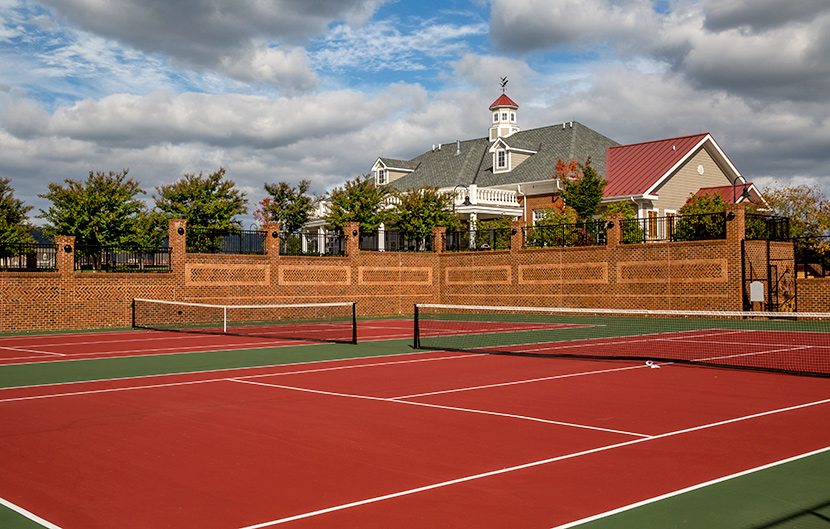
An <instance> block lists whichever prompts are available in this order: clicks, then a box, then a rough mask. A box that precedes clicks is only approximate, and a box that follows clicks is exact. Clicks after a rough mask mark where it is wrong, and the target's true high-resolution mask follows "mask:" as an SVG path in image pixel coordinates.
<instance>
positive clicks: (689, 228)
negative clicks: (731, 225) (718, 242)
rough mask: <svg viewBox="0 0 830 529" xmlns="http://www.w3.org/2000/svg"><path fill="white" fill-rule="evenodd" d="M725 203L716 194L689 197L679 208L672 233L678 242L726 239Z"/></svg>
mask: <svg viewBox="0 0 830 529" xmlns="http://www.w3.org/2000/svg"><path fill="white" fill-rule="evenodd" d="M725 212H726V202H725V201H724V200H723V197H722V196H720V195H719V194H718V193H714V194H712V195H710V194H709V193H704V194H703V195H689V198H688V199H687V200H686V203H685V204H684V205H683V207H681V208H680V211H679V213H680V218H679V219H678V220H677V222H676V224H675V227H674V230H675V231H674V233H675V240H678V241H700V240H705V239H723V238H725V237H726V216H725V215H724V213H725Z"/></svg>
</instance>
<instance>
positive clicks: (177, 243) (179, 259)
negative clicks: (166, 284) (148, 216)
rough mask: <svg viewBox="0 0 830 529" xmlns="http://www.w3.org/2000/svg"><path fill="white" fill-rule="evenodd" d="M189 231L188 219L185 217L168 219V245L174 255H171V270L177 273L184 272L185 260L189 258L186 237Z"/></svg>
mask: <svg viewBox="0 0 830 529" xmlns="http://www.w3.org/2000/svg"><path fill="white" fill-rule="evenodd" d="M186 232H187V221H186V220H184V219H170V220H168V221H167V237H168V240H169V243H168V245H169V246H170V250H171V252H172V255H171V256H170V270H171V271H172V272H176V273H184V262H185V259H186V258H187V249H186V246H185V237H186Z"/></svg>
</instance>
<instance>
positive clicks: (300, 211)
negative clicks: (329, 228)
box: [254, 180, 318, 233]
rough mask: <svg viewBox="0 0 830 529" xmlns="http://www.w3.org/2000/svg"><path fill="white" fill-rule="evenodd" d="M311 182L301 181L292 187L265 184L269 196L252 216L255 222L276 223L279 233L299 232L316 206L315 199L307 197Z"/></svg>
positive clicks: (280, 184) (279, 184) (288, 185)
mask: <svg viewBox="0 0 830 529" xmlns="http://www.w3.org/2000/svg"><path fill="white" fill-rule="evenodd" d="M310 187H311V182H310V181H308V180H301V181H300V183H299V185H297V186H296V187H292V186H291V185H290V184H288V183H286V182H280V183H278V184H265V191H266V192H267V193H268V194H269V195H270V196H269V197H267V198H265V199H263V201H262V202H260V209H259V210H258V212H257V213H260V212H261V213H260V216H257V214H256V213H255V214H254V216H255V217H257V220H260V218H261V219H262V220H268V221H276V222H279V224H280V231H282V232H284V233H292V232H296V231H299V230H300V229H301V228H302V227H303V226H305V225H306V223H308V219H309V218H310V217H311V213H312V211H314V206H315V205H316V204H317V201H318V199H317V198H316V197H312V196H309V195H308V194H307V193H308V190H309V188H310Z"/></svg>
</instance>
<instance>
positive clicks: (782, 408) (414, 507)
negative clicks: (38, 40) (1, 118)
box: [0, 315, 830, 529]
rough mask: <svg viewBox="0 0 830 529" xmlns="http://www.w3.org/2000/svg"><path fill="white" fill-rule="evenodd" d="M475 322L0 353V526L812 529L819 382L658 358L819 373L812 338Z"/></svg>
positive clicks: (167, 336) (48, 346)
mask: <svg viewBox="0 0 830 529" xmlns="http://www.w3.org/2000/svg"><path fill="white" fill-rule="evenodd" d="M477 319H478V321H479V322H481V321H489V322H491V324H489V325H486V327H487V328H488V329H489V332H478V333H477V332H472V331H470V330H469V328H468V327H464V328H463V330H458V332H457V333H456V332H455V331H453V330H452V329H453V328H454V326H455V325H456V324H455V323H453V321H457V320H456V319H455V318H445V319H441V321H440V323H439V324H437V325H434V326H430V325H431V324H427V323H425V321H426V320H422V321H421V325H422V326H425V327H424V328H423V329H422V331H423V334H422V337H423V339H424V340H425V341H427V342H428V341H429V340H434V341H433V342H430V343H428V344H425V345H429V346H430V347H433V346H436V348H435V350H421V349H414V348H413V347H412V331H413V322H412V321H411V320H401V319H394V320H392V319H390V320H360V321H359V322H358V325H357V329H358V330H357V332H358V343H357V344H356V345H355V344H343V343H321V342H319V341H317V342H315V341H308V342H304V341H297V340H280V339H271V340H270V345H269V339H268V338H256V339H254V338H251V337H246V336H216V335H206V336H203V335H200V334H195V333H181V332H174V331H127V332H124V333H114V332H108V333H89V334H66V335H51V336H16V337H15V336H9V337H0V351H3V355H5V356H4V358H5V360H4V361H5V363H6V364H7V365H2V366H0V375H1V376H0V381H2V384H0V385H2V386H4V387H3V389H0V458H2V463H3V464H2V466H3V473H2V476H1V477H0V502H2V504H3V506H4V507H5V510H4V511H2V512H1V513H0V526H3V527H21V528H29V527H49V528H60V529H80V528H83V529H96V528H113V527H118V528H124V529H130V528H148V527H152V528H158V529H166V528H183V527H200V528H207V529H213V528H216V529H253V528H260V527H295V528H304V527H309V528H311V527H314V528H319V527H367V528H372V527H377V528H380V527H383V528H389V527H401V528H415V527H418V528H422V527H475V528H502V527H511V528H512V527H523V528H536V527H538V528H547V529H550V528H554V527H557V528H564V527H576V526H579V527H584V528H586V529H598V528H604V527H790V526H792V527H796V526H797V527H826V526H827V524H828V519H830V477H828V476H830V472H828V470H830V426H828V424H830V422H829V421H828V419H830V378H824V377H806V376H794V375H790V374H781V373H768V372H760V371H753V370H738V369H729V368H719V367H711V366H706V367H703V366H697V365H689V364H687V363H673V362H669V361H666V360H665V359H664V357H665V356H666V355H667V353H666V352H665V349H666V344H670V348H672V349H673V350H674V354H677V355H680V356H684V355H687V354H691V353H690V351H697V354H701V353H702V354H703V356H702V358H704V362H711V361H712V357H713V356H714V355H713V353H717V354H718V355H721V353H722V352H723V351H725V350H727V348H728V350H730V351H732V355H730V356H731V357H751V358H754V359H757V358H759V357H762V356H764V352H765V351H767V352H770V354H771V355H772V356H776V355H778V352H779V350H780V349H782V345H783V346H786V348H787V349H790V350H793V349H796V350H797V352H799V354H801V353H803V352H804V351H808V352H809V353H808V356H810V357H811V358H812V360H811V361H810V362H811V363H810V365H811V366H816V365H821V364H820V362H821V360H822V358H824V356H825V355H826V354H827V353H826V351H825V350H824V349H823V347H824V345H823V342H822V341H821V340H817V339H816V335H817V334H818V333H817V332H816V329H815V328H814V327H813V328H811V330H810V331H804V330H802V331H798V330H794V328H793V326H792V325H791V324H786V325H783V326H781V327H780V328H779V329H768V328H767V329H764V328H762V329H756V330H751V329H748V328H747V327H749V324H748V323H746V322H738V323H733V324H732V325H727V326H724V325H723V324H722V323H723V322H719V325H718V326H717V327H716V326H713V325H712V324H711V322H704V321H699V320H689V319H685V320H683V322H682V325H678V327H677V328H675V329H671V330H669V329H655V322H654V321H650V322H649V321H645V319H644V318H641V320H643V321H642V323H643V325H642V326H641V327H640V328H637V327H636V326H633V325H632V324H631V323H629V322H626V323H625V325H623V326H622V327H623V329H624V331H621V330H620V329H614V328H613V325H611V324H610V323H609V320H607V319H606V320H603V322H600V321H599V320H594V321H586V320H581V322H579V323H577V322H571V323H565V322H564V321H561V320H560V319H558V318H557V319H550V321H549V322H548V324H541V323H540V322H539V321H531V322H528V323H519V324H517V325H518V327H517V326H515V325H514V326H513V328H512V332H510V333H507V332H502V330H501V327H496V326H494V325H493V324H492V322H493V321H501V322H503V321H504V320H503V318H495V319H494V318H493V316H492V315H486V316H482V317H480V318H477ZM436 320H437V319H436ZM758 325H759V324H757V323H754V324H753V326H756V327H757V326H758ZM439 327H441V328H442V330H441V332H438V331H437V330H436V329H438V328H439ZM729 327H732V328H729ZM457 328H459V329H461V327H457ZM495 329H499V330H498V331H496V332H494V330H495ZM713 329H715V330H716V332H712V330H713ZM504 330H505V331H506V330H508V328H507V327H505V328H504ZM643 331H649V332H643ZM658 331H660V332H658ZM733 331H739V332H737V333H736V332H733ZM540 333H541V334H540ZM550 333H555V334H552V335H551V334H550ZM797 333H798V334H797ZM448 334H450V335H454V336H451V337H450V339H451V340H454V341H455V343H454V344H452V345H453V346H452V347H446V348H443V349H442V348H440V347H439V342H438V340H439V338H438V337H439V336H441V335H443V336H446V335H448ZM508 334H509V335H510V336H509V337H507V336H505V335H508ZM487 335H489V337H487V338H486V339H482V341H481V342H478V341H476V340H477V337H483V336H487ZM805 335H809V336H810V340H809V342H810V343H809V344H808V343H807V341H808V340H805V339H804V336H805ZM542 337H543V339H540V338H542ZM517 338H519V339H518V340H517ZM500 339H501V340H502V342H503V343H501V344H499V340H500ZM459 340H464V341H465V342H464V343H466V344H467V346H464V347H460V346H459ZM825 341H826V338H825ZM519 342H521V343H519ZM211 344H212V345H211ZM788 344H789V345H788ZM793 344H795V345H793ZM531 345H532V347H534V348H542V349H545V352H544V353H543V354H545V355H547V354H553V355H555V356H561V355H560V352H559V351H561V349H562V348H569V349H579V350H585V351H587V353H585V355H584V356H591V355H596V356H614V355H616V356H618V357H620V358H615V359H611V358H608V359H599V358H585V357H583V358H576V357H569V356H564V357H558V358H550V357H547V356H538V357H537V356H524V355H525V354H526V353H527V349H529V348H531ZM450 349H472V351H470V350H465V351H453V350H450ZM476 349H478V352H476V351H475V350H476ZM488 349H492V351H487V350H488ZM142 350H143V353H142V352H141V351H142ZM26 351H33V352H32V353H31V354H32V357H30V358H29V360H26V361H18V360H14V359H11V357H12V356H13V355H19V354H20V353H25V352H26ZM617 351H622V352H617ZM632 351H635V352H636V353H637V354H636V355H634V354H633V353H632ZM487 352H497V353H499V354H487ZM513 353H518V354H513ZM538 353H539V351H534V352H531V353H530V354H538ZM655 353H659V354H655ZM20 356H25V355H20ZM632 356H637V357H638V358H637V359H633V358H630V357H632ZM640 356H642V357H643V358H647V357H653V358H657V359H658V360H656V361H649V362H646V361H642V360H641V359H639V357H640ZM18 358H19V357H18ZM754 361H755V360H754ZM781 361H783V360H781V359H780V358H776V359H775V360H774V361H773V363H778V362H781ZM789 361H792V360H789ZM817 362H818V363H817ZM793 523H798V524H799V525H792V524H793ZM807 523H811V524H813V525H807ZM787 524H790V525H787ZM816 524H817V525H816ZM821 524H823V525H821Z"/></svg>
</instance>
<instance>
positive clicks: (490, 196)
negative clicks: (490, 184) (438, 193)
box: [442, 184, 519, 207]
mask: <svg viewBox="0 0 830 529" xmlns="http://www.w3.org/2000/svg"><path fill="white" fill-rule="evenodd" d="M442 191H444V192H447V193H450V194H454V195H455V196H454V201H455V205H456V206H460V205H463V204H464V199H465V198H466V197H468V196H469V197H470V203H471V204H477V205H488V206H508V207H519V199H518V198H517V193H516V192H515V191H507V190H504V189H492V188H483V189H479V188H478V186H477V185H475V184H471V185H470V188H469V190H466V189H459V188H458V186H456V188H455V189H449V188H447V189H442Z"/></svg>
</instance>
